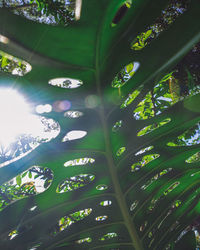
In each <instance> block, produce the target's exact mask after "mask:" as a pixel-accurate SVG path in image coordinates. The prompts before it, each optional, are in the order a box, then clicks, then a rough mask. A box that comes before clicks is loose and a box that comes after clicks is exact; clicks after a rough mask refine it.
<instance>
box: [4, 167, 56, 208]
mask: <svg viewBox="0 0 200 250" xmlns="http://www.w3.org/2000/svg"><path fill="white" fill-rule="evenodd" d="M29 173H31V178H30V174H29ZM52 181H53V172H52V171H51V169H49V168H42V167H39V166H33V167H32V168H30V169H29V170H28V171H26V172H23V173H22V174H20V175H18V176H17V177H15V178H13V179H11V180H10V181H9V182H7V183H5V184H3V185H1V186H0V211H1V210H3V209H4V208H5V207H7V206H8V205H9V204H11V203H13V202H14V201H16V200H19V199H22V198H25V197H30V196H33V195H36V194H39V193H43V192H44V191H45V190H47V188H49V186H50V185H51V183H52Z"/></svg>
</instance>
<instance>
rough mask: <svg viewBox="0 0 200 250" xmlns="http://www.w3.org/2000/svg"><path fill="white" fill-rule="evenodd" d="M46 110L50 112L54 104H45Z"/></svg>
mask: <svg viewBox="0 0 200 250" xmlns="http://www.w3.org/2000/svg"><path fill="white" fill-rule="evenodd" d="M44 110H45V112H46V113H49V112H51V111H52V106H51V105H50V104H45V105H44Z"/></svg>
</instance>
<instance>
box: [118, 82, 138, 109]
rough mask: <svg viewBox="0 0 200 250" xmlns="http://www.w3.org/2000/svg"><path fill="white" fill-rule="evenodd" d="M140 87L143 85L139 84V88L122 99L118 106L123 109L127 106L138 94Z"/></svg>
mask: <svg viewBox="0 0 200 250" xmlns="http://www.w3.org/2000/svg"><path fill="white" fill-rule="evenodd" d="M142 88H143V85H141V86H140V87H139V88H137V89H136V90H134V91H133V92H132V94H129V95H128V97H127V98H126V99H125V101H123V103H122V104H121V106H120V108H121V109H123V108H126V107H128V106H129V105H130V104H131V103H132V102H133V101H134V100H135V98H136V97H137V96H138V95H139V94H140V92H141V90H142Z"/></svg>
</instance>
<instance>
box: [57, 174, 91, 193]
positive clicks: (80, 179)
mask: <svg viewBox="0 0 200 250" xmlns="http://www.w3.org/2000/svg"><path fill="white" fill-rule="evenodd" d="M94 179H95V176H94V175H92V174H80V175H76V176H73V177H70V178H67V179H65V180H64V181H62V182H61V183H60V184H59V185H58V187H57V189H56V192H57V193H64V192H69V191H74V190H76V189H78V188H81V187H84V186H86V185H88V184H90V183H91V182H92V181H93V180H94Z"/></svg>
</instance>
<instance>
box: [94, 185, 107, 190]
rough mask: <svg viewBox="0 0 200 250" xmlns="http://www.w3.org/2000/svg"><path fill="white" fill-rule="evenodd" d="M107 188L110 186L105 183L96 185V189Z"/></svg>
mask: <svg viewBox="0 0 200 250" xmlns="http://www.w3.org/2000/svg"><path fill="white" fill-rule="evenodd" d="M107 188H108V186H107V185H105V184H100V185H98V186H96V189H97V190H99V191H103V190H106V189H107Z"/></svg>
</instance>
